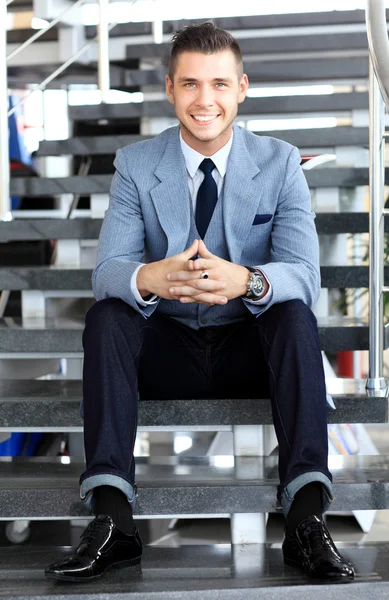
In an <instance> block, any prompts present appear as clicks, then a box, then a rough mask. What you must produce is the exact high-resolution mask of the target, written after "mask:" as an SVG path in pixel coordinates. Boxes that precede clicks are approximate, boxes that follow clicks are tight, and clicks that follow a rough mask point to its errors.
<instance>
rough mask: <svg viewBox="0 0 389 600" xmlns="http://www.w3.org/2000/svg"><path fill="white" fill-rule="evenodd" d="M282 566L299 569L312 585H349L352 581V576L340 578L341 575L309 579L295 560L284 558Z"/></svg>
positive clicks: (302, 567)
mask: <svg viewBox="0 0 389 600" xmlns="http://www.w3.org/2000/svg"><path fill="white" fill-rule="evenodd" d="M284 564H285V565H287V566H288V567H293V568H294V569H299V570H300V571H303V572H304V573H305V575H306V576H307V577H308V578H309V581H310V582H312V583H321V584H322V583H351V582H352V581H354V576H352V577H350V576H342V575H338V576H336V577H330V578H329V579H328V578H327V579H326V578H324V579H320V578H318V577H310V576H309V575H308V573H307V572H306V570H305V568H304V566H303V565H302V564H301V563H299V562H298V561H297V560H293V559H291V558H286V557H285V556H284Z"/></svg>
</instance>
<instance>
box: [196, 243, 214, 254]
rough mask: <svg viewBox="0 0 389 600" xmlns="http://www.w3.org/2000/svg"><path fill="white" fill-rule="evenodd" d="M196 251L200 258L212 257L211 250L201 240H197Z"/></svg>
mask: <svg viewBox="0 0 389 600" xmlns="http://www.w3.org/2000/svg"><path fill="white" fill-rule="evenodd" d="M198 253H199V254H200V256H201V257H202V258H213V254H212V252H210V251H209V250H208V248H207V246H206V245H205V244H204V242H203V240H200V241H199V248H198Z"/></svg>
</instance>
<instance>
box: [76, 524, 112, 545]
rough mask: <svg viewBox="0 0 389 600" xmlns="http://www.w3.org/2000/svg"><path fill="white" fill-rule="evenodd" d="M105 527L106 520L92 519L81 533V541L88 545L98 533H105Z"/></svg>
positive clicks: (94, 539)
mask: <svg viewBox="0 0 389 600" xmlns="http://www.w3.org/2000/svg"><path fill="white" fill-rule="evenodd" d="M105 528H106V522H104V521H101V520H99V519H93V521H91V522H90V523H89V525H88V527H87V528H86V529H85V531H84V532H83V533H82V534H81V541H82V542H83V543H84V544H87V545H89V544H90V543H91V542H95V541H96V537H97V534H98V533H104V534H105V533H106V531H105Z"/></svg>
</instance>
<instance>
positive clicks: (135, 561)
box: [45, 556, 141, 582]
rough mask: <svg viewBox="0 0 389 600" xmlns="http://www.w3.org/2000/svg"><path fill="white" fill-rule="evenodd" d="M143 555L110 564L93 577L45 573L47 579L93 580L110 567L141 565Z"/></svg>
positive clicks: (121, 567)
mask: <svg viewBox="0 0 389 600" xmlns="http://www.w3.org/2000/svg"><path fill="white" fill-rule="evenodd" d="M140 562H141V556H139V557H137V558H131V559H130V560H122V561H120V562H116V563H114V564H113V565H109V566H108V567H107V568H106V569H104V571H102V572H101V573H99V574H98V575H91V577H71V576H68V575H59V574H58V575H57V574H56V573H45V575H46V579H51V580H55V581H77V582H80V581H93V580H94V579H100V577H102V576H103V575H104V574H105V573H106V572H107V571H108V570H109V569H127V568H128V567H135V566H136V565H140Z"/></svg>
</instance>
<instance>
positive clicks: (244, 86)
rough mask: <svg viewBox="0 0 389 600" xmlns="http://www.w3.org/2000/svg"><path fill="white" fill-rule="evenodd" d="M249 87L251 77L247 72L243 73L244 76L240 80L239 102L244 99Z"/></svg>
mask: <svg viewBox="0 0 389 600" xmlns="http://www.w3.org/2000/svg"><path fill="white" fill-rule="evenodd" d="M248 87H249V78H248V77H247V75H246V73H243V75H242V78H241V80H240V82H239V95H238V104H241V103H242V102H243V100H244V99H245V98H246V93H247V89H248Z"/></svg>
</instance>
